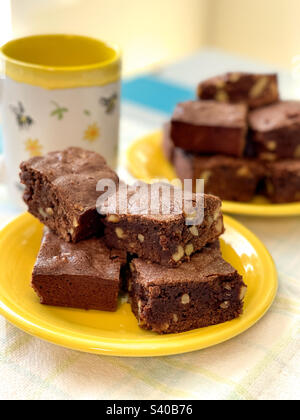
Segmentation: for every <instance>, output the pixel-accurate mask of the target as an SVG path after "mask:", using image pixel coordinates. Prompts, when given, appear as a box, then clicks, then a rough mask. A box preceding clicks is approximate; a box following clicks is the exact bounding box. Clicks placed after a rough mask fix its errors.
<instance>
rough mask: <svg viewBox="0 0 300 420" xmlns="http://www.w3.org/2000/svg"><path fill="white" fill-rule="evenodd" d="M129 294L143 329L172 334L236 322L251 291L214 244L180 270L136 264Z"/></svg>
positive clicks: (134, 262) (139, 261)
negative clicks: (248, 292) (248, 291)
mask: <svg viewBox="0 0 300 420" xmlns="http://www.w3.org/2000/svg"><path fill="white" fill-rule="evenodd" d="M129 291H130V297H131V303H132V311H133V313H134V314H135V316H136V318H137V319H138V321H139V325H140V327H141V328H144V329H146V330H152V331H154V332H157V333H160V334H169V333H180V332H183V331H189V330H192V329H196V328H202V327H207V326H210V325H216V324H220V323H223V322H226V321H230V320H232V319H234V318H237V317H238V316H240V315H241V314H242V311H243V300H244V297H245V295H246V291H247V287H246V285H245V284H244V283H243V279H242V277H241V276H240V275H239V273H238V272H237V271H236V270H235V269H234V268H233V267H232V266H231V265H230V264H228V263H227V262H225V261H224V260H223V258H222V255H221V251H220V245H219V242H218V241H216V242H215V243H213V244H210V245H207V246H206V247H205V248H204V249H202V251H200V252H198V253H197V254H195V255H194V256H193V257H192V258H191V261H190V262H189V263H184V264H182V265H181V266H180V267H177V268H168V269H166V268H165V267H162V266H160V265H158V264H151V263H150V264H149V263H147V262H146V261H144V260H142V259H134V260H133V261H132V262H131V277H130V279H129Z"/></svg>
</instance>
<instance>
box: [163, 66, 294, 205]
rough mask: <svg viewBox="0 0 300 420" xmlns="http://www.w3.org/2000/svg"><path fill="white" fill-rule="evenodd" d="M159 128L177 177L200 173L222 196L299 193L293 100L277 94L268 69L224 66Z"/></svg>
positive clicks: (277, 199)
mask: <svg viewBox="0 0 300 420" xmlns="http://www.w3.org/2000/svg"><path fill="white" fill-rule="evenodd" d="M197 94H198V100H197V101H189V102H185V103H180V104H178V106H177V107H176V109H175V112H174V114H173V117H172V120H171V123H169V124H167V125H166V126H165V129H164V142H163V147H164V152H165V155H166V157H167V158H168V159H169V160H170V161H171V162H172V163H173V165H174V167H175V170H176V173H177V175H178V177H179V178H180V179H181V180H183V179H193V180H196V179H204V180H205V188H206V192H207V193H210V194H214V195H217V196H218V197H220V198H221V199H222V200H231V201H242V202H248V201H251V200H252V199H253V198H254V196H255V195H256V194H263V195H265V196H266V197H267V198H269V199H270V200H271V201H272V202H274V203H287V202H295V201H299V200H300V101H282V100H280V97H279V90H278V81H277V76H276V75H274V74H271V75H268V74H249V73H228V74H226V75H223V76H218V77H214V78H212V79H209V80H206V81H204V82H202V83H200V85H199V86H198V91H197Z"/></svg>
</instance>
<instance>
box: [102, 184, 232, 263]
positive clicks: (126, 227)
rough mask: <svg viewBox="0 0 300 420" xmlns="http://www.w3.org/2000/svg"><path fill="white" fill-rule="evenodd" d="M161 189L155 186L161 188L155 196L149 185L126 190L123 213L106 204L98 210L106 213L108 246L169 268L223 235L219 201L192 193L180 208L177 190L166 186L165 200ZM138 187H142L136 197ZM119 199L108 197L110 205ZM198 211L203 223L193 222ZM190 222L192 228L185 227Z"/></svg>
mask: <svg viewBox="0 0 300 420" xmlns="http://www.w3.org/2000/svg"><path fill="white" fill-rule="evenodd" d="M164 186H166V184H162V183H159V184H156V187H157V188H159V189H160V188H161V190H160V191H159V194H156V196H151V190H150V188H151V186H150V185H147V184H142V183H140V184H138V185H135V186H133V187H128V198H127V209H126V211H125V212H121V211H117V212H116V208H113V207H111V206H110V204H109V203H108V205H107V203H106V204H105V205H103V208H102V209H100V211H101V212H102V213H103V214H106V217H105V219H104V224H105V226H106V227H105V240H106V244H107V246H108V247H111V248H115V249H126V250H127V251H128V252H129V253H131V254H135V255H137V256H139V257H140V258H143V259H146V260H150V261H152V262H155V263H158V264H161V265H164V266H171V267H172V266H177V265H179V264H181V263H182V262H183V261H187V260H189V259H190V256H191V255H192V254H193V253H195V252H196V251H198V250H200V249H201V248H202V247H204V246H205V245H206V244H207V243H209V242H212V241H214V240H216V239H217V238H218V237H219V236H220V235H222V234H223V233H224V224H223V216H222V212H221V201H220V200H219V199H218V198H217V197H214V196H212V195H203V194H199V195H196V194H193V195H192V197H191V199H190V200H187V202H186V204H187V205H186V207H184V206H183V203H184V200H183V198H182V197H179V196H178V191H180V190H178V189H176V188H174V187H172V186H170V185H167V187H170V188H171V193H170V200H169V199H168V194H165V193H164ZM140 187H141V188H142V187H143V188H142V189H141V191H140V194H138V195H137V194H136V192H137V191H139V188H140ZM119 196H120V193H119V192H117V193H116V194H115V195H112V196H111V202H112V203H114V202H118V201H119ZM197 201H198V204H199V203H200V204H199V205H198V207H197ZM192 207H193V209H192ZM151 208H152V209H153V210H154V211H153V210H152V211H150V209H151ZM184 208H185V209H191V210H184ZM165 209H167V210H168V212H165V211H164V210H165ZM169 210H170V211H169ZM198 211H202V213H204V218H203V220H202V219H201V220H200V219H198V220H197V216H198V214H199V212H198ZM190 221H191V222H192V223H194V225H189V222H190Z"/></svg>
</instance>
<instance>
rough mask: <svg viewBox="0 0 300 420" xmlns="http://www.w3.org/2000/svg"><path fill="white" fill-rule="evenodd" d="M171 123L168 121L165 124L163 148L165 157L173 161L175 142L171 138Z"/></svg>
mask: <svg viewBox="0 0 300 420" xmlns="http://www.w3.org/2000/svg"><path fill="white" fill-rule="evenodd" d="M170 136H171V124H170V123H167V124H164V126H163V135H162V150H163V154H164V156H165V158H166V159H167V160H168V161H170V162H172V159H173V152H174V148H175V146H174V143H173V141H172V139H171V137H170Z"/></svg>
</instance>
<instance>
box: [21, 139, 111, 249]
mask: <svg viewBox="0 0 300 420" xmlns="http://www.w3.org/2000/svg"><path fill="white" fill-rule="evenodd" d="M20 178H21V182H22V183H23V184H25V187H26V189H25V193H24V201H25V203H26V204H27V205H28V210H29V212H30V213H31V214H33V215H34V216H35V217H37V218H38V219H39V220H40V221H41V222H42V223H43V224H45V225H46V226H48V227H49V228H50V229H51V230H53V231H54V232H55V233H56V234H57V235H58V236H60V237H61V238H62V239H64V240H65V241H68V242H78V241H80V240H83V239H86V238H89V237H91V236H95V235H97V234H100V233H101V231H102V230H103V225H102V220H101V217H100V215H99V214H98V213H97V209H96V201H97V198H98V197H99V196H101V193H100V192H97V191H96V185H97V183H98V181H100V180H101V179H104V178H108V179H111V180H113V181H114V182H115V183H118V176H117V175H116V173H115V172H114V171H112V170H111V169H110V168H109V167H108V166H107V164H106V161H105V159H104V158H103V157H102V156H100V155H99V154H97V153H94V152H90V151H87V150H83V149H80V148H75V147H71V148H69V149H67V150H64V151H62V152H52V153H49V154H47V155H46V156H44V157H34V158H31V159H29V160H28V161H26V162H23V163H22V164H21V173H20Z"/></svg>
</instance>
